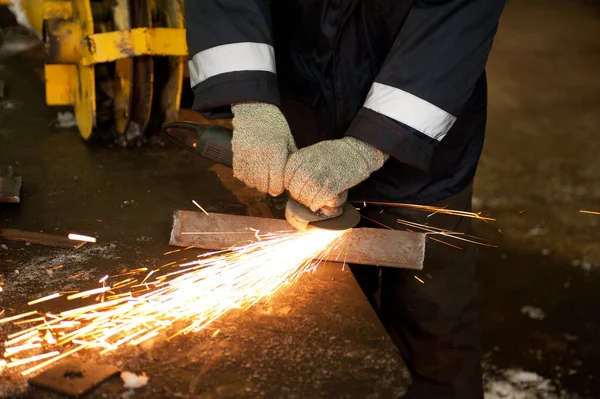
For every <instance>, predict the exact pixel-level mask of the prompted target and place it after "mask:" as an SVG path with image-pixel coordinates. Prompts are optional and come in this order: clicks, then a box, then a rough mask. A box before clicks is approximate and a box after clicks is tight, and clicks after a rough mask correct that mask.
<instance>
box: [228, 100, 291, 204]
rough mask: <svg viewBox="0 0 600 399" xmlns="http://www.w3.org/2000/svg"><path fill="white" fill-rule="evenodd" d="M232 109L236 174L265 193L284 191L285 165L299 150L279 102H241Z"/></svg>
mask: <svg viewBox="0 0 600 399" xmlns="http://www.w3.org/2000/svg"><path fill="white" fill-rule="evenodd" d="M231 110H232V112H233V115H234V116H233V139H232V142H231V147H232V150H233V175H234V176H235V177H236V178H238V179H239V180H241V181H242V182H244V183H245V184H246V185H247V186H249V187H253V188H256V189H257V190H259V191H261V192H263V193H268V194H270V195H272V196H277V195H279V194H281V193H283V191H284V189H285V188H284V185H283V173H284V170H285V165H286V163H287V160H288V157H289V155H290V154H291V153H292V152H294V151H296V144H295V143H294V138H293V137H292V133H291V131H290V127H289V126H288V124H287V121H286V120H285V117H284V116H283V114H282V113H281V111H280V110H279V108H278V107H277V106H275V105H272V104H266V103H256V102H250V103H238V104H233V105H232V106H231Z"/></svg>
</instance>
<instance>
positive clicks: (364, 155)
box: [284, 137, 389, 212]
mask: <svg viewBox="0 0 600 399" xmlns="http://www.w3.org/2000/svg"><path fill="white" fill-rule="evenodd" d="M388 158H389V155H387V154H386V153H384V152H382V151H380V150H378V149H377V148H375V147H373V146H372V145H370V144H367V143H365V142H364V141H361V140H359V139H356V138H354V137H344V138H342V139H338V140H328V141H321V142H320V143H317V144H313V145H311V146H309V147H305V148H303V149H301V150H299V151H298V152H296V153H294V154H292V155H291V156H290V158H289V160H288V162H287V164H286V166H285V174H284V183H285V188H286V189H287V190H288V191H289V193H290V195H291V197H292V198H294V199H295V200H296V201H298V202H300V203H302V204H303V205H304V206H306V207H307V208H310V210H311V211H313V212H315V211H317V210H319V209H320V208H321V207H322V206H323V205H325V204H326V203H327V202H328V201H329V200H331V199H333V198H334V197H335V196H336V195H338V194H340V193H341V192H343V191H346V190H348V189H350V188H352V187H354V186H356V185H357V184H359V183H360V182H362V181H363V180H366V179H367V178H368V177H369V176H370V175H371V173H373V172H375V171H376V170H378V169H379V168H381V167H382V166H383V163H384V162H385V161H386V160H387V159H388Z"/></svg>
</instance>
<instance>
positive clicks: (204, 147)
mask: <svg viewBox="0 0 600 399" xmlns="http://www.w3.org/2000/svg"><path fill="white" fill-rule="evenodd" d="M170 129H174V130H173V131H171V130H170ZM176 129H184V130H187V131H193V132H195V133H196V134H193V135H189V134H188V135H180V134H177V131H176ZM162 131H163V133H165V135H166V136H167V137H168V138H170V139H171V140H173V141H174V142H175V143H176V144H178V145H180V146H181V147H183V148H185V149H187V150H189V151H191V152H193V153H194V154H196V155H200V156H201V157H203V158H206V159H209V160H211V161H213V162H217V163H219V164H221V165H223V166H227V167H228V168H232V167H233V151H232V150H231V139H232V138H233V131H232V130H231V129H228V128H225V127H222V126H215V125H203V124H199V123H192V122H180V121H176V122H167V123H165V124H164V125H163V127H162Z"/></svg>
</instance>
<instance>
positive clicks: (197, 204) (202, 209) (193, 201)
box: [192, 200, 210, 216]
mask: <svg viewBox="0 0 600 399" xmlns="http://www.w3.org/2000/svg"><path fill="white" fill-rule="evenodd" d="M192 203H193V204H194V205H196V206H197V207H198V208H200V210H201V211H202V212H204V214H205V215H206V216H210V215H209V214H208V212H206V210H204V208H202V206H200V204H199V203H197V202H196V201H195V200H192Z"/></svg>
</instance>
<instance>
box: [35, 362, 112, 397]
mask: <svg viewBox="0 0 600 399" xmlns="http://www.w3.org/2000/svg"><path fill="white" fill-rule="evenodd" d="M118 373H119V369H118V368H116V367H114V366H110V365H98V364H92V363H83V362H81V361H79V360H76V359H70V360H65V361H63V362H60V363H58V364H57V365H56V366H54V367H52V368H50V369H48V370H46V371H44V372H43V373H41V374H38V375H37V376H35V377H33V378H32V379H30V380H29V384H31V385H33V386H36V387H39V388H43V389H47V390H50V391H54V392H57V393H60V394H63V395H68V396H79V395H83V394H84V393H86V392H88V391H90V390H91V389H93V388H95V387H97V386H98V385H100V384H101V383H102V382H104V381H106V380H107V379H109V378H110V377H112V376H114V375H116V374H118Z"/></svg>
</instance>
